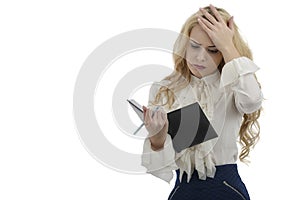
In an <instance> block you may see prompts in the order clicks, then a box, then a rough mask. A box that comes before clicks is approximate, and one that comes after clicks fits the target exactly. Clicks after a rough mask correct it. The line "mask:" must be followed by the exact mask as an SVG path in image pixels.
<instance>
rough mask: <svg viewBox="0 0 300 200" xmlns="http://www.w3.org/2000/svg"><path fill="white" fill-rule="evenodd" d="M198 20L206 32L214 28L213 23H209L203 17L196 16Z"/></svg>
mask: <svg viewBox="0 0 300 200" xmlns="http://www.w3.org/2000/svg"><path fill="white" fill-rule="evenodd" d="M198 22H199V25H200V26H201V27H202V28H203V29H204V31H205V32H206V33H208V32H209V31H210V30H213V29H214V25H213V24H212V23H210V22H209V21H208V20H206V19H204V18H203V17H200V18H198Z"/></svg>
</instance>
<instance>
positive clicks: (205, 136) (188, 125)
mask: <svg viewBox="0 0 300 200" xmlns="http://www.w3.org/2000/svg"><path fill="white" fill-rule="evenodd" d="M127 101H128V102H129V103H130V105H131V106H132V108H133V109H134V111H135V112H136V113H137V114H138V116H139V117H140V119H141V120H142V121H144V119H143V109H142V107H141V106H140V105H139V104H138V103H137V102H136V101H134V100H132V99H131V100H127ZM167 117H168V121H169V129H168V134H169V135H170V136H171V138H172V143H173V147H174V149H175V151H176V152H180V151H182V150H183V149H186V148H188V147H192V146H194V145H197V144H200V143H203V142H206V141H208V140H210V139H213V138H216V137H218V134H217V133H216V131H215V129H214V128H213V127H212V125H211V123H210V122H209V120H208V119H207V117H206V115H205V114H204V112H203V110H202V109H201V107H200V105H199V104H198V103H197V102H195V103H192V104H190V105H187V106H184V107H182V108H179V109H176V110H174V111H171V112H169V113H167Z"/></svg>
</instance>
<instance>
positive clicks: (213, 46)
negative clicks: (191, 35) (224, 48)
mask: <svg viewBox="0 0 300 200" xmlns="http://www.w3.org/2000/svg"><path fill="white" fill-rule="evenodd" d="M190 40H191V41H192V42H194V43H195V44H198V45H200V46H201V45H202V44H199V43H198V42H196V41H195V40H193V39H190ZM208 48H216V46H215V45H211V46H208Z"/></svg>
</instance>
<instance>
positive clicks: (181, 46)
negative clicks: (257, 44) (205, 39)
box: [153, 7, 262, 162]
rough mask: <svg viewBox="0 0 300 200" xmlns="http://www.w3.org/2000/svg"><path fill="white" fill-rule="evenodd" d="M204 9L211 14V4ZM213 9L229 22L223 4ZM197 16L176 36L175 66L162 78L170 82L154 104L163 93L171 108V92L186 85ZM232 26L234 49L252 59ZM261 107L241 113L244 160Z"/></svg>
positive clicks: (255, 134)
mask: <svg viewBox="0 0 300 200" xmlns="http://www.w3.org/2000/svg"><path fill="white" fill-rule="evenodd" d="M204 9H205V10H206V11H207V12H209V13H210V14H211V15H212V16H214V14H213V12H212V11H211V9H210V7H205V8H204ZM216 9H217V11H218V12H219V13H220V15H221V17H222V18H223V19H224V21H225V22H228V20H229V19H230V17H231V16H230V14H229V13H228V12H227V11H226V10H224V9H222V8H216ZM214 17H215V16H214ZM197 18H198V15H197V13H195V14H193V15H191V16H190V17H189V18H188V19H187V20H186V22H185V23H184V25H183V27H182V29H181V31H180V36H179V37H178V38H177V40H176V42H175V44H174V48H173V61H174V64H175V65H174V66H175V67H174V68H175V70H174V71H173V73H171V74H170V75H169V76H167V77H165V78H164V80H167V81H169V84H167V85H166V86H162V87H160V89H159V91H158V93H157V94H156V96H155V99H154V102H153V104H159V102H160V100H162V99H163V98H162V97H166V101H165V103H163V105H166V106H168V107H169V108H171V106H172V105H173V103H174V101H175V97H174V93H175V92H176V91H179V90H181V89H183V88H185V87H186V86H187V85H188V84H189V83H190V81H191V72H190V70H189V68H188V66H187V61H186V59H185V53H186V48H187V42H188V40H189V37H190V33H191V30H192V29H193V28H194V27H195V26H196V25H197V24H198V21H197ZM234 30H235V34H234V36H233V43H234V45H235V47H236V49H237V50H238V52H239V53H240V55H241V56H245V57H247V58H249V59H251V60H252V59H253V58H252V53H251V50H250V49H249V47H248V45H247V43H246V42H245V41H244V40H243V39H242V37H241V35H240V33H239V31H238V27H237V25H236V24H235V23H234ZM224 65H225V63H224V59H223V60H222V61H221V63H220V64H219V66H218V70H219V71H220V73H221V72H222V68H223V66H224ZM255 78H256V76H255ZM259 86H260V84H259ZM261 109H262V108H260V109H259V110H257V111H255V112H253V113H251V114H244V115H243V121H242V125H241V127H240V130H239V142H240V144H241V146H242V148H241V152H240V155H239V159H240V161H242V162H247V160H246V157H247V156H248V155H249V153H250V149H251V148H253V147H254V146H255V144H256V143H257V142H258V140H259V134H260V126H259V122H258V118H259V116H260V113H261Z"/></svg>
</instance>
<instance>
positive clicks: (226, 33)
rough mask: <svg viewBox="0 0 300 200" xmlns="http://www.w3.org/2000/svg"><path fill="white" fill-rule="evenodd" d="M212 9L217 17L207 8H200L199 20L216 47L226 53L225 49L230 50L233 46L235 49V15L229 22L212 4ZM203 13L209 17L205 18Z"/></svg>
mask: <svg viewBox="0 0 300 200" xmlns="http://www.w3.org/2000/svg"><path fill="white" fill-rule="evenodd" d="M210 9H211V10H212V12H213V14H214V15H215V17H216V19H215V18H214V17H213V16H212V15H211V14H209V13H208V12H207V11H206V10H205V9H202V8H200V11H199V17H198V22H199V25H200V26H201V27H202V28H203V30H204V31H205V32H206V33H207V34H208V36H209V37H210V39H211V40H212V42H213V43H214V45H215V46H216V48H217V49H218V50H219V51H221V52H222V53H225V51H230V50H232V48H234V49H235V46H234V44H233V36H234V32H235V31H234V26H233V17H231V18H230V19H229V21H228V25H227V22H225V21H224V19H223V18H222V17H221V15H220V13H219V12H218V11H217V9H216V8H215V7H214V6H212V5H210ZM203 15H204V16H205V17H206V18H207V19H208V20H207V19H205V18H204V17H203Z"/></svg>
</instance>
